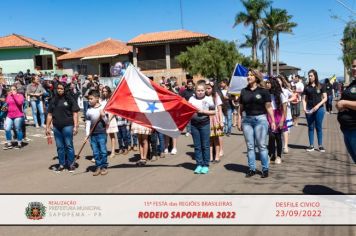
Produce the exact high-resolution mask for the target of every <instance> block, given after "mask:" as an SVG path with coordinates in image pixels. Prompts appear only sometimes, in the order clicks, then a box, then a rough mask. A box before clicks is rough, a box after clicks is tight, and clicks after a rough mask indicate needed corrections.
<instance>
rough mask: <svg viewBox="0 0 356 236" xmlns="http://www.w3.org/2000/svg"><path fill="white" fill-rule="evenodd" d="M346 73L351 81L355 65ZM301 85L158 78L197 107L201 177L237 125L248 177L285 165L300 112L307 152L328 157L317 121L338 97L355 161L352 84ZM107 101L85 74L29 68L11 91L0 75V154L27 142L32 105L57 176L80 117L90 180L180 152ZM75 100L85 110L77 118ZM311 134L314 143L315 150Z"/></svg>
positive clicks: (191, 127)
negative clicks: (134, 155)
mask: <svg viewBox="0 0 356 236" xmlns="http://www.w3.org/2000/svg"><path fill="white" fill-rule="evenodd" d="M352 71H353V77H354V78H355V77H356V60H354V61H353V70H352ZM307 81H308V82H307V83H305V82H304V81H303V80H302V78H301V77H300V76H298V75H294V76H293V78H292V80H291V81H288V80H287V79H286V78H285V77H284V76H282V75H278V76H271V77H269V78H268V79H267V80H266V79H264V77H263V75H262V74H261V73H260V72H259V71H257V70H253V69H250V70H249V72H248V76H247V82H248V85H247V87H246V88H244V89H242V91H241V93H240V94H239V95H236V94H235V95H234V94H230V93H229V92H228V89H229V81H228V80H222V81H220V82H216V81H215V80H210V79H206V80H199V81H197V82H196V83H194V82H193V80H187V81H186V82H184V83H183V84H182V85H181V86H178V84H177V83H176V82H175V81H174V80H173V79H166V78H162V79H161V81H160V85H161V86H162V87H164V88H166V89H168V90H170V91H171V92H173V93H176V94H178V95H180V96H182V97H183V98H184V99H185V100H186V101H188V102H189V103H190V104H192V105H193V106H194V107H196V108H197V113H196V114H195V115H194V116H193V117H192V119H191V121H190V122H189V124H188V125H187V127H186V132H185V135H186V136H192V140H193V144H194V158H195V160H196V164H197V165H196V168H195V170H194V173H195V174H207V173H209V166H210V164H218V163H220V160H221V158H222V157H223V156H224V145H223V138H222V137H223V136H226V137H229V136H230V135H231V133H232V130H233V127H236V128H237V129H238V130H240V131H243V135H244V138H245V142H246V147H247V163H248V167H249V170H248V172H247V173H246V177H251V176H254V175H255V174H260V176H261V177H262V178H266V177H268V175H269V164H270V163H275V164H281V163H283V154H286V153H288V152H289V149H288V142H289V136H290V135H293V129H292V127H293V126H298V121H299V120H298V119H299V117H300V116H301V114H305V117H306V121H307V126H308V138H309V147H307V148H306V151H308V152H312V151H319V152H322V153H323V152H325V151H326V150H325V147H324V145H323V119H324V116H325V115H326V114H327V113H328V114H331V113H332V112H333V110H332V108H333V106H332V104H333V103H332V102H333V100H336V99H337V100H338V102H337V104H336V108H337V110H338V121H339V123H340V127H341V130H342V132H343V135H344V141H345V146H346V148H347V150H348V152H349V154H350V156H351V157H352V158H353V160H354V162H356V148H355V143H356V80H355V79H354V80H353V81H352V83H351V84H350V85H348V87H343V86H341V83H338V82H334V83H333V84H331V83H330V81H329V80H325V82H324V83H323V84H321V83H320V81H319V78H318V73H317V71H315V70H310V71H309V72H308V78H307ZM111 95H112V90H111V88H110V87H108V86H104V85H102V84H100V83H99V78H98V76H96V75H94V76H92V75H88V76H86V77H85V80H84V81H81V80H80V79H79V76H78V74H75V75H74V76H73V77H71V78H69V77H68V76H66V75H63V76H58V75H55V76H54V78H53V79H44V77H43V75H42V74H31V73H30V71H29V70H28V71H27V72H26V73H22V72H20V73H19V74H18V75H17V76H16V78H15V82H14V83H13V84H11V85H6V83H5V81H4V79H3V78H1V77H0V129H4V130H5V138H6V142H5V144H4V147H3V149H4V150H9V149H21V148H23V146H24V145H23V142H27V137H26V123H27V124H28V123H29V121H28V119H27V116H26V109H28V107H31V110H32V117H33V122H34V126H35V128H36V129H44V132H45V133H46V135H47V136H48V137H50V136H51V135H52V133H53V136H54V139H55V143H56V147H57V154H58V160H59V164H58V165H57V166H56V167H55V169H54V170H55V171H56V172H62V171H63V170H65V169H68V171H69V172H73V171H75V168H76V165H75V150H74V145H73V138H74V136H75V135H76V134H77V133H78V129H79V123H80V122H79V119H83V121H85V132H86V135H87V140H88V141H89V142H90V146H91V149H92V152H93V160H92V161H93V163H95V167H96V168H95V171H94V173H93V175H94V176H99V175H106V174H107V173H108V162H109V160H110V159H111V158H115V155H127V154H128V153H129V152H130V151H139V153H140V160H138V161H137V162H136V165H137V166H145V165H146V164H147V162H148V161H158V160H159V159H160V158H165V157H166V156H167V155H176V154H177V153H178V152H179V150H178V149H177V142H178V141H179V140H178V139H177V138H170V137H168V136H166V135H164V134H162V133H159V132H157V131H156V130H153V129H151V128H147V127H144V126H141V125H139V124H137V123H135V122H131V121H129V120H126V119H124V118H122V117H119V116H117V115H113V114H110V113H107V112H105V111H104V107H105V105H106V103H107V102H108V100H109V99H110V97H111ZM79 101H82V104H83V109H82V111H83V112H82V113H80V111H81V109H80V106H79ZM118 102H120V101H118ZM335 112H336V111H335ZM80 114H83V116H82V117H80ZM315 131H316V136H317V145H316V144H314V132H315ZM107 139H109V143H110V145H109V147H110V148H109V151H108V150H107V142H108V140H107ZM13 140H16V141H17V142H14V141H13ZM257 156H259V159H260V160H261V164H262V170H261V171H258V170H257V168H256V157H257Z"/></svg>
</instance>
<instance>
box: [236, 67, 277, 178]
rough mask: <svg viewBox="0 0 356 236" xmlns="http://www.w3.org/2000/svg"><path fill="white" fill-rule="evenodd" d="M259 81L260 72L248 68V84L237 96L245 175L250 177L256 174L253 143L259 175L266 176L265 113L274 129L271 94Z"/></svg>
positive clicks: (266, 130)
mask: <svg viewBox="0 0 356 236" xmlns="http://www.w3.org/2000/svg"><path fill="white" fill-rule="evenodd" d="M261 82H262V75H261V73H260V72H259V71H257V70H249V72H248V76H247V83H248V85H247V87H246V88H244V89H243V90H242V91H241V95H240V98H239V101H240V107H239V109H240V111H239V112H238V118H237V126H238V129H239V130H240V131H241V130H243V133H244V137H245V141H246V146H247V159H248V166H249V171H248V172H247V173H246V177H251V176H253V175H255V174H256V153H255V145H256V147H257V148H258V150H259V156H260V159H261V163H262V175H261V177H262V178H266V177H268V169H269V160H268V150H267V135H268V121H267V113H268V115H269V116H270V118H271V121H272V122H271V129H272V130H275V129H276V124H275V120H274V114H273V109H272V105H271V95H270V93H269V91H268V90H266V89H264V88H262V87H261V86H260V84H261ZM241 117H242V122H241Z"/></svg>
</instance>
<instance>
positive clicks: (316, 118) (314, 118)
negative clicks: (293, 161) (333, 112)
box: [306, 107, 325, 146]
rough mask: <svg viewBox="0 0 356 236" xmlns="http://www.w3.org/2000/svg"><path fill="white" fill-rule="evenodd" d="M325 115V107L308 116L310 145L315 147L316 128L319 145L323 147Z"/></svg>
mask: <svg viewBox="0 0 356 236" xmlns="http://www.w3.org/2000/svg"><path fill="white" fill-rule="evenodd" d="M324 115H325V109H324V107H320V108H319V109H318V110H317V111H316V112H314V113H312V114H306V117H307V123H308V135H309V144H310V146H314V128H315V129H316V135H317V137H318V145H319V146H323V119H324Z"/></svg>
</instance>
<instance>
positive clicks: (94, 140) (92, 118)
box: [86, 90, 109, 176]
mask: <svg viewBox="0 0 356 236" xmlns="http://www.w3.org/2000/svg"><path fill="white" fill-rule="evenodd" d="M88 95H89V96H88V99H89V105H90V108H89V109H88V111H87V114H86V117H87V120H86V134H87V137H88V138H89V137H90V146H91V148H92V150H93V156H94V159H95V167H96V169H95V172H94V174H93V176H98V175H100V174H101V175H106V174H107V173H108V170H107V168H108V162H107V159H108V154H107V150H106V141H107V135H106V125H107V123H108V121H109V120H108V118H107V116H106V114H105V112H104V106H103V105H101V104H100V103H99V98H100V93H99V91H97V90H92V91H90V92H89V94H88Z"/></svg>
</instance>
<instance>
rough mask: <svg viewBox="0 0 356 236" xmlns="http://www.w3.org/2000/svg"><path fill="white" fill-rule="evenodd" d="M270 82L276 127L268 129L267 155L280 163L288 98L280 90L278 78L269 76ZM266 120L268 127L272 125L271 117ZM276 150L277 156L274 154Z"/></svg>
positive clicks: (285, 127)
mask: <svg viewBox="0 0 356 236" xmlns="http://www.w3.org/2000/svg"><path fill="white" fill-rule="evenodd" d="M269 82H270V85H271V87H270V89H269V91H270V94H271V105H272V109H273V114H274V122H275V126H276V129H275V130H272V129H270V130H269V142H268V155H269V156H270V158H271V161H274V162H275V163H276V164H281V162H282V133H283V132H284V131H285V130H288V128H287V126H286V124H285V120H286V109H287V102H288V99H287V97H286V96H285V94H284V93H283V91H282V87H281V86H280V83H279V81H278V79H276V78H271V79H270V80H269ZM268 122H269V124H270V127H271V126H272V119H271V118H270V117H269V116H268ZM276 151H277V156H276Z"/></svg>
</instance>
